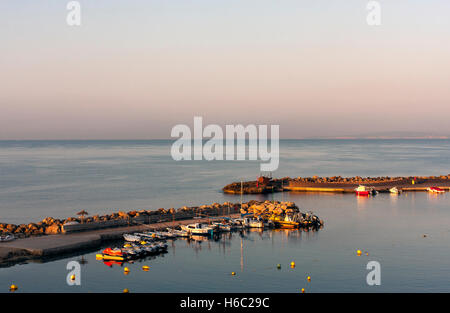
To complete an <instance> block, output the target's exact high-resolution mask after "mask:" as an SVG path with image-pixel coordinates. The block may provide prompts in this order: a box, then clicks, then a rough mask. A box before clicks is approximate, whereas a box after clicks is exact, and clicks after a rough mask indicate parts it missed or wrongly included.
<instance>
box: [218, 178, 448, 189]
mask: <svg viewBox="0 0 450 313" xmlns="http://www.w3.org/2000/svg"><path fill="white" fill-rule="evenodd" d="M241 185H242V188H241ZM359 185H365V186H371V187H374V188H375V189H376V190H377V191H379V192H389V188H392V187H397V188H401V189H402V190H403V191H426V189H427V188H428V187H432V186H437V187H440V188H443V189H447V190H448V189H450V174H448V175H441V176H408V177H389V176H384V177H360V176H354V177H341V176H333V177H319V176H313V177H295V178H291V177H284V178H278V179H277V178H275V179H270V180H268V181H266V183H264V184H261V183H259V182H258V181H247V182H243V183H242V184H241V182H234V183H231V184H229V185H226V186H225V187H224V188H223V192H224V193H230V194H240V193H241V192H242V193H243V194H262V193H271V192H280V191H313V192H314V191H315V192H354V189H355V188H356V187H358V186H359Z"/></svg>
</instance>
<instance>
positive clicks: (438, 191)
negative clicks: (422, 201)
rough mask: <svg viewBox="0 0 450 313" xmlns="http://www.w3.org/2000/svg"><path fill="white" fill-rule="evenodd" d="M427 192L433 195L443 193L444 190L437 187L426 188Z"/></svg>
mask: <svg viewBox="0 0 450 313" xmlns="http://www.w3.org/2000/svg"><path fill="white" fill-rule="evenodd" d="M427 191H428V192H433V193H444V192H445V190H444V189H442V188H439V187H428V188H427Z"/></svg>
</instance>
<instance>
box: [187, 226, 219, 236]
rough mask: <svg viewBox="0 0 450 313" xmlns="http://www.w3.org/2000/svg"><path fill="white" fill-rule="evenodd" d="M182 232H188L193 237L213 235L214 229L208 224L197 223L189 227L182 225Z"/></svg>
mask: <svg viewBox="0 0 450 313" xmlns="http://www.w3.org/2000/svg"><path fill="white" fill-rule="evenodd" d="M180 227H181V229H182V230H184V231H187V232H188V233H189V234H192V235H212V234H213V232H214V228H213V227H210V226H208V225H206V224H202V223H195V224H189V225H181V226H180Z"/></svg>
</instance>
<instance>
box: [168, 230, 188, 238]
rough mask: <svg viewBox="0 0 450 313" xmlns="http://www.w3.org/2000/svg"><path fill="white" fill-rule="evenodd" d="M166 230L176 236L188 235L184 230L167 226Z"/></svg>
mask: <svg viewBox="0 0 450 313" xmlns="http://www.w3.org/2000/svg"><path fill="white" fill-rule="evenodd" d="M167 231H168V232H169V233H171V234H172V235H174V236H176V237H189V233H188V232H187V231H184V230H178V229H172V228H167Z"/></svg>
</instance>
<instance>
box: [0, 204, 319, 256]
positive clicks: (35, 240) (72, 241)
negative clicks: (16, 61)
mask: <svg viewBox="0 0 450 313" xmlns="http://www.w3.org/2000/svg"><path fill="white" fill-rule="evenodd" d="M225 209H226V210H227V212H228V214H226V215H221V214H220V213H221V212H222V213H223V212H224V210H225ZM178 212H179V213H181V212H183V214H178V216H177V215H176V212H175V210H174V211H172V213H171V212H170V211H165V210H163V209H162V210H160V211H159V214H154V213H155V212H141V213H137V212H136V211H130V212H128V213H127V214H118V215H117V217H118V219H116V220H111V219H110V218H111V216H115V215H114V214H112V215H109V216H103V217H98V218H96V219H95V220H94V219H90V220H87V219H85V218H84V217H82V218H78V219H76V218H68V219H66V220H64V221H55V220H54V219H52V218H46V219H44V221H49V220H52V221H53V224H50V225H48V226H46V229H47V228H48V229H53V228H55V225H56V226H59V225H61V226H60V228H59V232H60V233H58V234H48V235H45V234H44V235H42V234H38V235H33V233H31V234H30V233H29V232H28V233H27V232H26V231H24V232H22V233H20V231H21V229H22V228H21V226H18V227H15V234H16V236H17V239H15V238H14V239H13V240H8V241H6V242H1V243H0V262H1V263H14V262H20V261H24V260H27V259H33V258H43V257H53V256H58V255H59V256H60V255H64V254H67V253H72V252H77V251H80V250H83V249H93V248H96V247H99V246H101V245H102V244H104V243H105V242H108V241H113V240H119V239H122V238H123V236H124V235H125V238H126V235H127V234H128V235H129V234H133V233H147V234H148V232H161V231H163V230H164V231H165V230H167V229H168V228H169V229H170V230H171V231H172V234H174V232H176V231H178V233H177V234H179V232H181V230H183V231H184V233H183V236H188V237H190V236H191V235H199V234H206V235H211V236H212V235H213V234H216V233H217V232H219V231H223V230H225V231H231V230H232V229H233V230H235V229H242V228H252V227H253V228H262V229H264V228H265V227H268V228H300V227H305V228H310V227H314V228H319V227H321V226H323V221H322V220H320V219H319V218H318V217H317V216H316V215H314V214H313V213H312V212H309V213H301V212H300V210H299V208H298V207H297V206H296V205H295V204H294V203H292V202H278V201H276V202H270V201H265V202H258V201H250V202H248V203H241V204H231V203H224V204H217V203H215V204H212V205H210V206H202V207H196V208H187V207H183V208H180V209H178ZM237 212H238V213H237ZM85 213H87V212H85ZM150 217H154V218H153V219H150ZM107 218H109V221H111V222H113V223H109V225H108V224H107V225H106V226H108V227H106V226H105V223H104V222H103V223H102V222H97V220H107ZM218 221H220V222H218ZM236 223H237V224H239V225H237V224H236ZM124 224H127V226H123V225H124ZM41 225H42V223H41ZM202 226H203V229H206V232H203V229H202ZM2 227H3V228H2V229H3V230H6V231H7V230H8V229H12V227H11V226H10V225H3V226H2ZM32 227H33V226H32ZM189 227H191V229H190V228H189ZM176 228H181V230H177V229H176ZM200 231H201V232H200ZM44 233H45V231H44ZM173 237H175V235H174V236H173ZM150 239H152V238H150ZM161 239H166V238H161ZM143 240H144V239H142V240H141V239H139V240H135V241H138V242H141V241H143ZM146 240H147V241H152V240H149V238H147V239H146Z"/></svg>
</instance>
